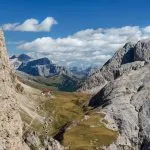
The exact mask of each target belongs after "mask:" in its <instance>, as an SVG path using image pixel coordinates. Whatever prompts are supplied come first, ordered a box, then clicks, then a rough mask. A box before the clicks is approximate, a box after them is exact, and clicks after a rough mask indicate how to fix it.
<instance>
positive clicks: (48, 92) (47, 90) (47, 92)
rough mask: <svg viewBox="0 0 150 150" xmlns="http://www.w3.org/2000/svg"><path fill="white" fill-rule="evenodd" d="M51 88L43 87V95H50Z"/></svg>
mask: <svg viewBox="0 0 150 150" xmlns="http://www.w3.org/2000/svg"><path fill="white" fill-rule="evenodd" d="M52 92H53V91H52V90H51V89H43V91H42V95H44V96H49V95H51V94H52Z"/></svg>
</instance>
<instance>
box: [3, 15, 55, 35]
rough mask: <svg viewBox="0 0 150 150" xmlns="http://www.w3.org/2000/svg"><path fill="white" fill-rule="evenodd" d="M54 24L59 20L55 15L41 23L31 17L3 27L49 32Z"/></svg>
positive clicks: (15, 29) (7, 29) (13, 29)
mask: <svg viewBox="0 0 150 150" xmlns="http://www.w3.org/2000/svg"><path fill="white" fill-rule="evenodd" d="M54 24H57V21H56V20H55V19H54V18H53V17H47V18H45V19H44V20H43V21H42V22H41V23H40V22H39V21H38V20H37V19H34V18H31V19H27V20H25V21H24V22H23V23H7V24H4V25H2V28H3V29H4V30H6V31H30V32H41V31H44V32H49V31H51V27H52V26H53V25H54Z"/></svg>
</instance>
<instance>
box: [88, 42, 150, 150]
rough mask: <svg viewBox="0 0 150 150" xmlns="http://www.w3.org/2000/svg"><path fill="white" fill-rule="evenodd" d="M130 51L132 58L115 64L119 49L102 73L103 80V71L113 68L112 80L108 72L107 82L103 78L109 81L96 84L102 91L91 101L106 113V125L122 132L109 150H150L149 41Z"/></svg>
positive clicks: (93, 105) (92, 105) (122, 59)
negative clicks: (114, 59)
mask: <svg viewBox="0 0 150 150" xmlns="http://www.w3.org/2000/svg"><path fill="white" fill-rule="evenodd" d="M129 48H130V49H128V53H129V54H132V55H131V56H132V57H131V56H130V57H129V58H132V59H130V60H128V59H126V58H127V57H126V54H127V53H126V54H125V55H123V56H124V57H119V58H117V59H116V61H112V60H113V58H114V57H116V54H117V55H118V52H120V50H119V51H117V53H116V54H115V56H114V57H113V58H112V59H110V60H109V61H108V62H107V63H106V64H105V65H104V66H103V68H102V69H101V70H100V71H99V75H100V77H101V76H102V77H103V78H104V75H103V71H104V70H105V68H107V67H108V66H109V67H110V66H111V67H110V68H107V70H109V71H110V73H111V75H112V78H110V76H109V74H108V72H107V74H106V75H108V76H107V77H108V78H107V80H106V78H104V79H105V80H106V81H107V82H105V84H103V85H102V82H100V83H98V84H97V85H99V86H100V88H101V89H100V90H99V92H98V93H97V94H95V95H94V96H93V97H92V98H91V100H90V102H89V106H91V107H95V110H96V111H97V112H103V113H105V114H106V116H105V119H106V120H108V124H107V126H108V127H109V128H111V129H113V130H117V131H118V132H119V136H118V138H117V140H116V142H114V143H113V144H111V145H110V146H109V147H105V149H108V150H118V149H119V150H131V149H133V150H149V149H150V136H149V135H150V128H149V127H150V113H149V111H150V64H149V58H150V41H149V40H144V41H139V42H138V43H137V44H135V46H133V47H131V46H130V47H129ZM122 50H123V51H125V50H126V48H125V47H124V48H123V49H122ZM122 50H121V51H122ZM131 51H132V53H130V52H131ZM121 53H122V52H121ZM120 56H122V55H120ZM124 58H125V60H127V61H125V62H128V63H125V62H124ZM118 60H120V61H118ZM114 62H115V63H114ZM118 62H121V63H118ZM118 64H119V65H118ZM118 66H119V67H118ZM111 69H112V70H111ZM98 77H99V76H98ZM109 79H110V80H109ZM88 82H89V81H88ZM89 84H90V83H89ZM91 84H93V83H91Z"/></svg>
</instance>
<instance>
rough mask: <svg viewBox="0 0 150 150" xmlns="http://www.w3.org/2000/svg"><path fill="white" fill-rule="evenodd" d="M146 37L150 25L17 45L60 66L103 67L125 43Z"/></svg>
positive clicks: (99, 30) (84, 32)
mask: <svg viewBox="0 0 150 150" xmlns="http://www.w3.org/2000/svg"><path fill="white" fill-rule="evenodd" d="M149 37H150V26H146V27H144V28H140V27H138V26H125V27H121V28H109V29H103V28H99V29H96V30H94V29H87V30H83V31H79V32H77V33H75V34H73V35H70V36H67V37H64V38H57V39H53V38H51V37H42V38H37V39H35V40H33V41H31V42H26V43H24V44H20V45H19V49H22V50H29V51H30V52H31V53H32V55H36V56H38V57H42V56H46V57H49V58H50V59H51V60H53V61H54V62H56V63H59V64H62V65H69V66H70V65H78V66H79V65H80V66H88V65H103V64H104V63H105V62H106V61H107V60H108V59H109V58H110V57H111V56H112V54H113V53H114V52H115V51H116V50H117V49H118V48H120V47H122V46H123V45H124V44H125V43H126V42H129V41H131V42H137V41H138V40H140V39H146V38H149Z"/></svg>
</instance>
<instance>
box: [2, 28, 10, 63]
mask: <svg viewBox="0 0 150 150" xmlns="http://www.w3.org/2000/svg"><path fill="white" fill-rule="evenodd" d="M0 63H1V65H4V66H9V59H8V55H7V49H6V45H5V38H4V32H3V30H2V29H0Z"/></svg>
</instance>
